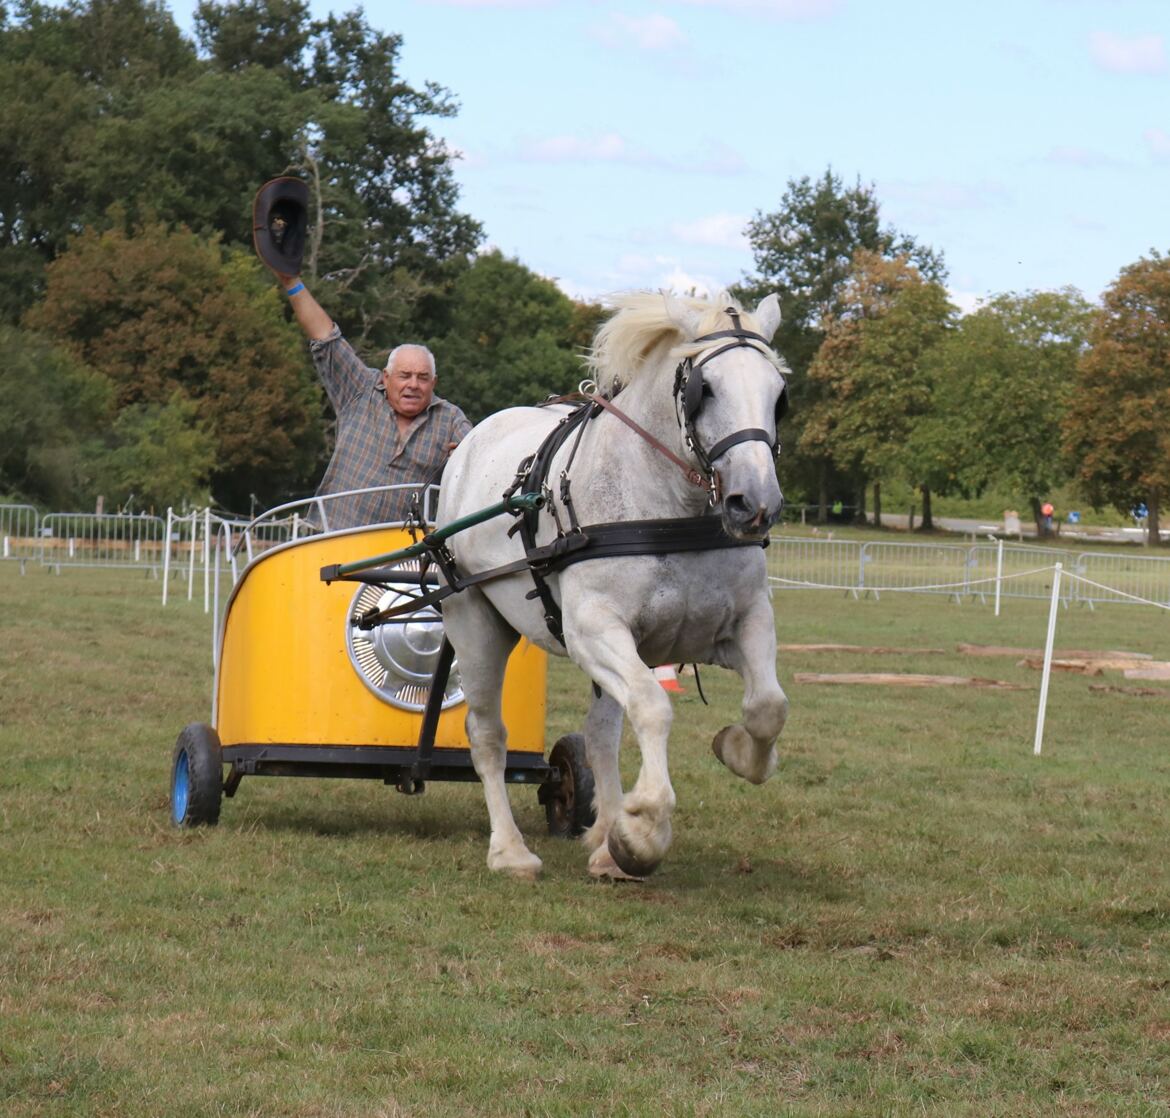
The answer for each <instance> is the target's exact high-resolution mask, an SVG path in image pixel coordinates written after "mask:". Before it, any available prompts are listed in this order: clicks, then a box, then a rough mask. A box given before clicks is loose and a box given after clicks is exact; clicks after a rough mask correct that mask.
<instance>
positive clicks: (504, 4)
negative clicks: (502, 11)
mask: <svg viewBox="0 0 1170 1118" xmlns="http://www.w3.org/2000/svg"><path fill="white" fill-rule="evenodd" d="M553 2H554V0H422V3H424V4H426V5H427V6H428V7H431V8H482V9H484V10H487V9H490V8H548V7H551V5H552V3H553Z"/></svg>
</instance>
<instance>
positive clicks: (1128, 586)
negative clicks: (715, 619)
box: [767, 535, 1170, 608]
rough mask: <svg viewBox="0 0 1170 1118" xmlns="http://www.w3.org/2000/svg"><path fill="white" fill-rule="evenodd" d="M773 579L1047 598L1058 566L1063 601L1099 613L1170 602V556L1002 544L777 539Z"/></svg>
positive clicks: (862, 592)
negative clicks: (1100, 608)
mask: <svg viewBox="0 0 1170 1118" xmlns="http://www.w3.org/2000/svg"><path fill="white" fill-rule="evenodd" d="M767 555H768V579H769V582H770V583H771V585H772V586H773V587H774V588H775V589H777V590H791V589H804V590H836V591H840V592H842V593H847V594H851V595H853V596H854V597H862V596H872V597H881V594H882V593H883V592H884V591H888V592H895V591H896V592H900V593H913V594H942V595H946V596H947V597H949V598H951V599H953V600H955V601H959V602H961V601H964V600H977V601H980V602H987V601H989V600H991V599H992V598H995V599H997V600H998V599H999V598H1017V599H1022V598H1029V599H1039V600H1046V599H1048V597H1049V596H1050V594H1051V591H1052V569H1053V567H1054V565H1055V564H1056V563H1058V562H1059V563H1061V564H1062V565H1063V568H1064V569H1065V571H1066V573H1067V574H1068V575H1072V576H1077V577H1071V578H1066V579H1065V581H1064V584H1063V587H1062V590H1061V595H1060V600H1061V603H1062V604H1063V605H1065V606H1068V605H1072V604H1080V605H1085V606H1088V607H1089V608H1095V607H1096V606H1097V605H1099V604H1103V603H1124V602H1132V601H1134V600H1135V599H1137V600H1142V601H1155V602H1161V603H1168V604H1170V558H1159V557H1156V556H1149V555H1116V554H1108V553H1099V552H1091V551H1085V552H1079V553H1077V552H1069V551H1062V550H1060V549H1059V548H1046V547H1032V546H1028V545H1026V544H1007V543H1005V542H1004V541H1003V540H998V541H996V542H995V543H980V544H968V545H964V544H947V543H896V542H877V541H862V540H819V539H809V538H807V537H792V536H783V535H780V536H773V537H772V540H771V546H770V547H769V548H768V553H767Z"/></svg>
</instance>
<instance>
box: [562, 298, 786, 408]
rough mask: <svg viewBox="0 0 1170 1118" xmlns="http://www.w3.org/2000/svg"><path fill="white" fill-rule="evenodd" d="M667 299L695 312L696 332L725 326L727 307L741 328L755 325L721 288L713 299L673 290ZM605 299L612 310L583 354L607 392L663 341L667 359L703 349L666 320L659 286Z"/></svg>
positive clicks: (640, 367)
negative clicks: (650, 289)
mask: <svg viewBox="0 0 1170 1118" xmlns="http://www.w3.org/2000/svg"><path fill="white" fill-rule="evenodd" d="M673 299H674V301H675V302H677V303H682V304H683V305H684V306H685V307H687V308H688V309H689V310H691V311H693V312H696V313H697V314H698V316H699V319H698V321H699V326H698V334H697V336H699V337H702V336H703V335H704V334H710V333H712V332H714V331H716V330H726V329H730V328H731V326H732V321H731V317H730V316H729V315H728V313H727V309H728V308H729V307H730V308H732V309H734V310H735V311H736V312H737V313H738V314H739V315H740V323H741V325H742V326H743V328H744V329H745V330H755V329H757V324H756V320H755V318H754V317H753V316H752V315H750V314H748V313H747V312H745V311H744V310H743V309H742V308H741V307H740V305H739V303H738V302H737V301H736V300H735V299H733V298H731V296H730V295H728V294H727V292H726V291H724V292H721V293H720V294H719V295H718V296H716V297H715V298H714V299H700V298H697V297H696V296H693V295H675V296H673ZM609 302H610V304H611V305H612V306H613V308H614V313H613V314H612V315H611V316H610V317H609V318H608V319H607V320H606V321H605V322H603V323H602V324H601V326H599V327H598V329H597V332H596V333H595V334H594V335H593V345H592V346H591V347H590V349H589V352H588V353H586V354H585V364H586V366H587V367H588V369H589V372H590V374H591V375H592V377H593V380H594V381H595V382H596V384H597V387H598V389H599V390H600V391H601V392H603V393H605V394H607V395H611V394H612V393H613V392H615V391H616V390H617V389H618V388H619V387H621V386H622V385H627V384H630V383H632V382H633V381H635V380H637V379H638V377H639V375H640V374H641V373H642V372H643V371H644V370H645V369H646V368H647V367H648V360H647V359H648V358H649V357H650V355H651V353H653V352H654V351H655V350H656V349H658V348H659V347H661V346H662V345H664V344H669V345H671V349H670V352H669V356H670V358H671V359H672V360H673V361H681V360H683V359H684V358H687V357H694V356H696V355H697V354H699V353H702V352H703V350H705V349H707V348H709V343H703V342H700V343H696V342H695V340H694V339H693V338H688V337H685V336H684V335H683V331H682V328H681V327H680V326H679V325H678V324H677V323H676V322H674V321H673V320H672V319H671V317H670V314H669V311H668V308H667V304H666V297H665V294H664V293H663V292H661V291H628V292H625V293H623V294H621V295H615V296H613V297H612V298H611V299H610V300H609ZM768 356H769V357H770V358H771V359H772V360H773V362H774V363H775V364H776V365H777V367H778V368H781V369H783V363H782V362H781V361H780V359H779V358H778V357H776V356H775V354H773V353H772V352H771V350H769V351H768Z"/></svg>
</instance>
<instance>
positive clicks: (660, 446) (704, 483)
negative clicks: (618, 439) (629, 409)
mask: <svg viewBox="0 0 1170 1118" xmlns="http://www.w3.org/2000/svg"><path fill="white" fill-rule="evenodd" d="M581 395H582V396H584V397H585V399H587V400H592V401H593V403H595V404H596V405H597V406H598V407H599V408H604V409H605V410H606V411H607V412H609V413H610V415H616V416H617V417H618V419H620V420H621V421H622V422H623V423H624V424H625V425H626V426H627V427H629V428H630V430H631V431H635V432H637V434H639V435H641V436H642V438H643V439H645V440H646V442H648V443H649V444H650V445H651V446H652V447H653V448H654V449H655V450H657V451H658V452H659V454H664V455H666V457H667V458H669V459H670V460H671V461H672V462H673V463H674V464H675V465H676V466H677V467H678V468H679V469H680V470H682V472H683V477H685V478H686V479H687V481H688V482H690V484H691V485H694V486H697V487H698V488H699V489H708V490H710V491H711V493H712V494H714V493H715V483H714V481H713V480H711V481H709V480H707V479H704V477H703V475H702V474H701V473H699V471H698V470H696V469H695V468H694V467H693V466H691V465H689V464H688V463H687V462H686V461H685V460H684V459H682V458H680V457H679V456H678V455H677V454H675V452H674V451H673V450H671V449H670V447H668V446H667V445H666V444H665V443H662V442H659V441H658V439H656V438H655V437H654V436H653V435H652V434H650V432H649V431H647V430H646V428H645V427H643V426H642V425H641V424H639V423H636V422H635V421H634V420H632V419H631V418H630V417H629V416H628V415H626V413H625V412H624V411H622V410H621V408H618V407H616V406H615V405H614V404H613V402H612V401H610V400H607V399H606V398H605V397H604V396H599V395H598V394H597V393H596V392H582V393H581Z"/></svg>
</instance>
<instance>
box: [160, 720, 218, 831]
mask: <svg viewBox="0 0 1170 1118" xmlns="http://www.w3.org/2000/svg"><path fill="white" fill-rule="evenodd" d="M222 795H223V750H222V749H221V748H220V744H219V735H218V734H217V733H216V732H215V731H214V730H213V729H212V728H211V727H210V726H208V725H205V724H204V723H202V722H192V723H191V725H189V726H184V727H183V732H182V733H181V734H179V740H178V741H177V742H175V753H174V761H173V763H172V765H171V820H172V821H173V822H174V824H175V826H176V827H197V826H199V825H200V824H201V823H206V824H207V825H208V826H214V825H215V824H216V823H218V822H219V804H220V797H221V796H222Z"/></svg>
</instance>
